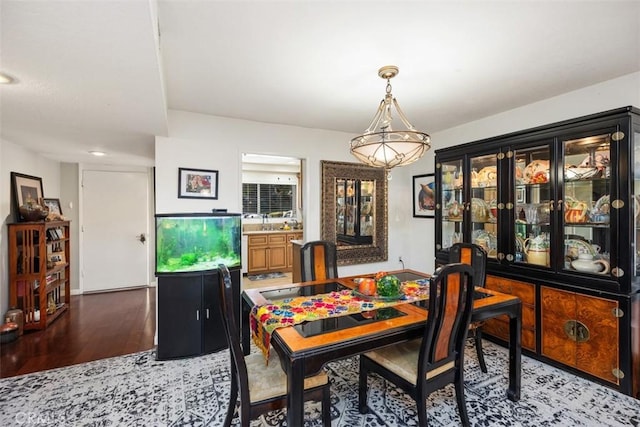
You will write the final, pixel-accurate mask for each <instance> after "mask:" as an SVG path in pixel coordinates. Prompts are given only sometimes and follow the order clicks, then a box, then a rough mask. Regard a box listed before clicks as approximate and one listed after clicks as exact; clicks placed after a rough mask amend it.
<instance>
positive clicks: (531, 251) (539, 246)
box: [524, 234, 549, 267]
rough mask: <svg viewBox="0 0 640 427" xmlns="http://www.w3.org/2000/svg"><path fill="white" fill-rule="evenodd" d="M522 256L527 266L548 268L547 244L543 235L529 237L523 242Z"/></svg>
mask: <svg viewBox="0 0 640 427" xmlns="http://www.w3.org/2000/svg"><path fill="white" fill-rule="evenodd" d="M524 254H525V255H526V257H527V262H528V263H529V264H536V265H542V266H544V267H548V266H549V242H548V240H547V238H546V237H545V236H544V235H542V234H541V235H539V236H536V237H529V238H527V239H525V241H524Z"/></svg>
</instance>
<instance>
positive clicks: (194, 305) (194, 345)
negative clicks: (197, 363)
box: [156, 268, 240, 360]
mask: <svg viewBox="0 0 640 427" xmlns="http://www.w3.org/2000/svg"><path fill="white" fill-rule="evenodd" d="M230 273H231V280H232V283H233V291H234V293H233V298H234V300H235V301H236V305H237V306H238V307H240V269H239V268H234V269H230ZM219 288H220V287H219V280H218V271H217V270H210V271H205V272H198V273H180V274H173V275H162V276H158V346H157V349H156V357H157V359H158V360H166V359H176V358H182V357H191V356H199V355H202V354H207V353H212V352H214V351H219V350H222V349H225V348H227V339H226V336H225V333H224V326H223V324H222V314H221V311H220V293H219ZM239 312H240V310H239V309H238V313H239ZM237 321H238V322H240V317H239V316H238V319H237ZM238 324H240V323H238Z"/></svg>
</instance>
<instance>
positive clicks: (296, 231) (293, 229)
mask: <svg viewBox="0 0 640 427" xmlns="http://www.w3.org/2000/svg"><path fill="white" fill-rule="evenodd" d="M302 232H303V229H302V228H300V229H295V228H292V229H290V230H280V229H277V230H251V231H243V232H242V234H247V235H251V234H274V233H302Z"/></svg>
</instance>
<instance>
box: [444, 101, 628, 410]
mask: <svg viewBox="0 0 640 427" xmlns="http://www.w3.org/2000/svg"><path fill="white" fill-rule="evenodd" d="M436 187H437V189H438V191H437V195H436V258H437V261H438V262H439V263H442V262H446V259H447V258H448V248H449V247H450V246H451V245H452V244H453V243H455V242H456V241H467V242H473V243H476V244H478V245H480V246H482V247H484V248H485V249H486V250H487V253H488V255H489V260H488V266H487V272H488V273H489V275H490V276H491V277H493V279H492V281H488V282H490V283H493V286H494V287H496V286H511V285H510V283H512V282H513V281H517V282H519V283H522V284H525V285H527V286H529V287H530V289H531V290H533V291H534V292H533V295H535V300H534V301H532V302H531V304H530V307H532V308H533V310H536V311H535V320H534V321H535V325H533V327H532V328H529V329H526V330H525V329H523V345H524V347H525V348H526V349H528V350H529V351H530V353H531V354H532V355H533V356H534V357H538V358H540V359H542V360H545V361H547V362H549V363H552V364H555V365H557V366H559V367H563V368H566V369H568V370H571V371H574V372H575V373H577V374H582V375H583V376H586V377H588V378H590V379H593V380H595V381H599V382H602V383H605V384H607V385H610V386H614V387H616V388H617V389H619V390H620V391H622V392H624V393H626V394H631V395H633V396H635V397H637V398H640V277H639V273H640V248H638V243H640V242H639V239H640V218H639V213H640V110H638V109H636V108H633V107H625V108H620V109H616V110H611V111H606V112H603V113H599V114H594V115H590V116H586V117H580V118H577V119H572V120H567V121H564V122H560V123H555V124H551V125H547V126H541V127H538V128H534V129H528V130H524V131H520V132H515V133H511V134H508V135H503V136H498V137H494V138H489V139H485V140H481V141H475V142H473V143H468V144H462V145H459V146H455V147H450V148H446V149H441V150H437V151H436ZM498 290H499V289H498ZM528 295H530V293H528ZM527 298H529V296H527ZM523 301H524V300H523ZM525 309H526V306H525ZM523 310H524V309H523ZM587 312H588V313H589V316H591V317H590V319H591V320H590V321H591V322H592V323H593V327H585V328H582V327H579V328H577V326H576V325H579V324H583V323H584V322H583V323H580V322H581V320H580V319H579V318H580V316H585V315H586V313H587ZM594 319H598V321H600V323H597V322H595V320H594ZM604 319H606V320H604ZM576 322H577V323H576ZM602 322H605V323H606V326H607V327H603V324H602ZM563 325H568V326H566V327H565V326H563ZM571 325H573V327H572V326H571ZM500 326H501V325H500V324H498V323H495V322H494V324H493V325H492V326H490V327H489V328H487V329H488V330H487V334H488V335H492V336H494V337H496V338H498V339H500V338H502V336H501V332H500ZM491 328H493V330H491ZM576 328H577V329H576ZM594 329H596V330H597V333H594ZM528 330H530V331H532V332H534V334H533V335H526V336H525V332H526V331H528ZM587 330H589V331H591V333H590V334H589V333H587V334H585V335H580V333H585V331H587ZM527 333H528V332H527ZM525 338H526V341H527V342H528V344H527V343H525ZM603 343H605V344H606V345H615V346H614V348H613V349H611V350H610V351H609V352H604V351H594V349H595V348H596V347H599V346H600V345H605V344H603ZM587 354H591V356H587ZM589 357H591V358H592V359H593V358H595V360H590V361H589V363H586V360H587V359H589ZM612 359H615V361H613V362H612ZM603 365H606V366H607V368H606V369H604V368H602V366H603ZM603 369H604V371H603ZM605 371H606V372H605Z"/></svg>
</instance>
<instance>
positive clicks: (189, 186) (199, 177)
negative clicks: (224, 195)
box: [178, 168, 218, 199]
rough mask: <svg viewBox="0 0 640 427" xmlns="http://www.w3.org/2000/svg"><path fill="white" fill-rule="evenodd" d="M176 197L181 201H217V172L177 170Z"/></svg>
mask: <svg viewBox="0 0 640 427" xmlns="http://www.w3.org/2000/svg"><path fill="white" fill-rule="evenodd" d="M178 197H179V198H181V199H217V198H218V171H213V170H206V169H187V168H178Z"/></svg>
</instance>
